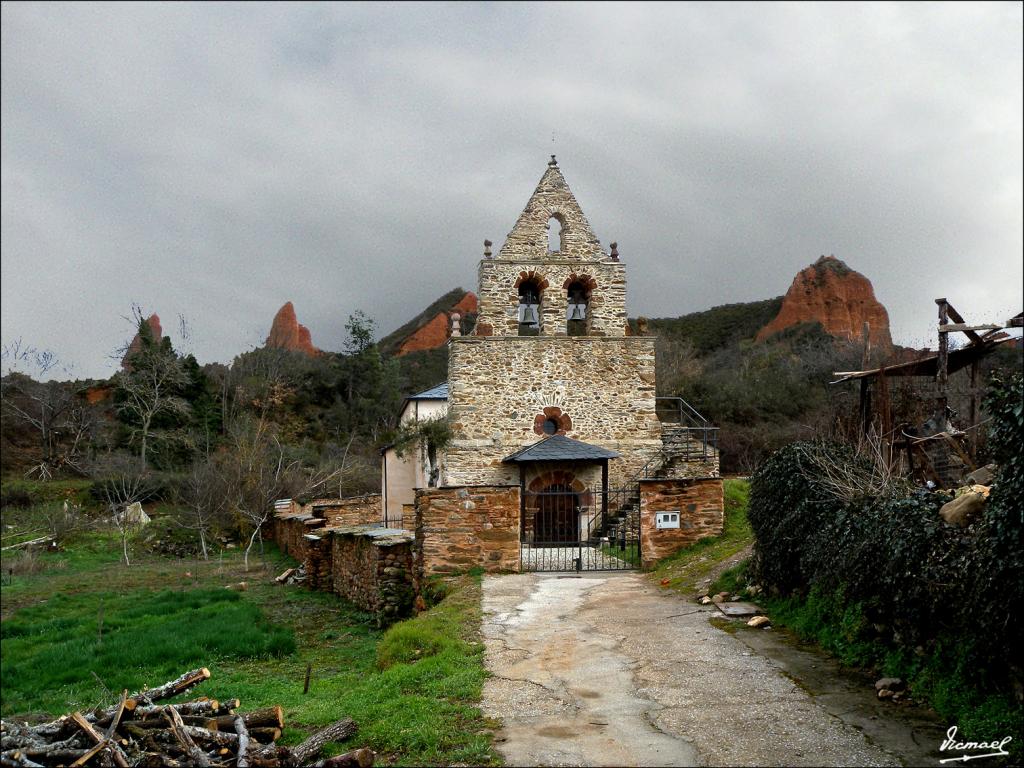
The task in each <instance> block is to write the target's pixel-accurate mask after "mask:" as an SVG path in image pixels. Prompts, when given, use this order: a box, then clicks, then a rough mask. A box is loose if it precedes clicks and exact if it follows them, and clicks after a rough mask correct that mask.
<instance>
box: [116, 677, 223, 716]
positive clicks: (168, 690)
mask: <svg viewBox="0 0 1024 768" xmlns="http://www.w3.org/2000/svg"><path fill="white" fill-rule="evenodd" d="M209 679H210V670H208V669H207V668H206V667H202V668H201V669H193V670H192V671H191V672H186V673H185V674H184V675H182V676H181V677H179V678H177V679H176V680H171V681H170V682H169V683H164V684H163V685H161V686H159V687H157V688H149V689H147V690H145V691H140V692H139V693H136V694H133V695H132V696H131V697H129V699H128V702H131V705H130V706H128V702H126V709H129V710H133V709H135V707H136V706H138V705H139V704H152V703H153V702H155V701H160V700H161V699H169V698H171V697H172V696H177V695H178V694H181V693H184V692H185V691H187V690H188V689H189V688H193V687H195V686H197V685H199V684H200V683H201V682H203V681H204V680H209Z"/></svg>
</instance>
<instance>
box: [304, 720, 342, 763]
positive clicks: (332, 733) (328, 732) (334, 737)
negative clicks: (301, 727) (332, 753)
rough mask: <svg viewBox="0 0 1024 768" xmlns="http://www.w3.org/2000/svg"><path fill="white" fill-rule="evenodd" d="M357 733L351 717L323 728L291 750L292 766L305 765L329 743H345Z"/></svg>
mask: <svg viewBox="0 0 1024 768" xmlns="http://www.w3.org/2000/svg"><path fill="white" fill-rule="evenodd" d="M355 732H356V724H355V722H353V720H352V718H350V717H346V718H345V719H343V720H339V721H338V722H336V723H335V724H334V725H329V726H327V727H326V728H322V729H321V730H319V731H317V732H316V733H314V734H313V735H312V736H310V737H309V738H308V739H306V740H305V741H304V742H302V743H301V744H299V745H298V746H297V747H294V748H293V749H292V750H291V760H292V761H294V762H293V763H292V764H293V765H305V764H306V763H308V762H310V761H311V760H312V759H313V758H314V757H316V756H317V755H319V754H320V750H322V749H323V748H324V744H326V743H327V742H329V741H344V740H345V739H347V738H349V737H350V736H352V735H353V734H355Z"/></svg>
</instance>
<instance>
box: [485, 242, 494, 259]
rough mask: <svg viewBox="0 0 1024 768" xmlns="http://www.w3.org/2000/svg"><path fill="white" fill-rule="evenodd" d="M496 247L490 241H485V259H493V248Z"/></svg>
mask: <svg viewBox="0 0 1024 768" xmlns="http://www.w3.org/2000/svg"><path fill="white" fill-rule="evenodd" d="M492 245H494V243H492V242H491V241H490V240H484V258H485V259H489V258H491V246H492Z"/></svg>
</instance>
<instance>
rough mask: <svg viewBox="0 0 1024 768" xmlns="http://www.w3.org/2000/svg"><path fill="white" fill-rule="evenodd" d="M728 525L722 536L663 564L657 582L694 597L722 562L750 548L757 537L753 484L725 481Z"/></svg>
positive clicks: (655, 572)
mask: <svg viewBox="0 0 1024 768" xmlns="http://www.w3.org/2000/svg"><path fill="white" fill-rule="evenodd" d="M724 486H725V525H724V530H723V532H722V535H721V536H715V537H710V538H706V539H701V540H700V541H697V542H696V543H694V544H691V545H690V546H689V547H686V548H684V549H681V550H679V551H678V552H676V553H675V554H674V555H671V556H670V557H666V558H665V559H664V560H661V561H660V562H659V563H658V564H657V565H656V566H655V568H654V570H653V571H652V575H653V577H654V578H655V579H658V580H666V579H667V580H668V583H667V585H666V586H668V587H669V588H671V589H673V590H676V591H679V592H684V593H692V592H694V591H696V590H697V588H698V584H699V582H700V580H701V579H703V578H705V576H706V575H707V574H708V573H711V572H712V571H713V570H714V569H715V568H716V567H717V566H718V564H719V563H721V562H722V561H723V560H725V559H727V558H729V557H732V556H733V555H736V554H737V553H739V552H741V551H743V549H745V548H746V547H748V546H750V545H751V544H752V543H753V541H754V534H753V533H752V531H751V530H750V523H748V522H747V503H748V500H749V496H750V483H749V482H748V481H747V480H726V481H725V482H724Z"/></svg>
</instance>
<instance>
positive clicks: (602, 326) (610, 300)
mask: <svg viewBox="0 0 1024 768" xmlns="http://www.w3.org/2000/svg"><path fill="white" fill-rule="evenodd" d="M529 279H533V280H535V281H536V282H537V283H538V285H540V286H541V287H542V290H541V296H540V335H541V336H565V335H566V310H567V309H568V306H569V295H568V292H567V289H568V288H569V285H570V284H571V283H573V282H576V281H581V282H583V283H585V284H587V285H590V286H591V288H590V300H589V304H588V307H587V334H588V335H591V336H625V335H626V324H627V316H626V267H625V265H624V264H623V263H622V262H619V261H611V260H610V259H605V260H601V261H594V260H588V261H579V260H567V259H558V258H547V259H544V261H523V260H519V261H497V260H494V261H492V260H488V259H485V260H483V261H481V262H480V266H479V280H480V314H479V315H478V316H477V324H476V335H477V336H518V335H519V315H518V311H519V285H520V283H521V282H522V281H524V280H529Z"/></svg>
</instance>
